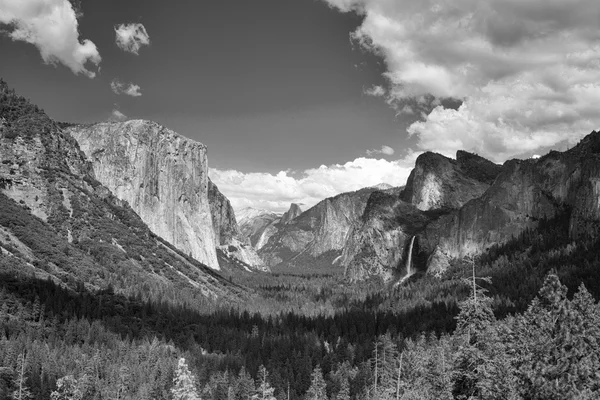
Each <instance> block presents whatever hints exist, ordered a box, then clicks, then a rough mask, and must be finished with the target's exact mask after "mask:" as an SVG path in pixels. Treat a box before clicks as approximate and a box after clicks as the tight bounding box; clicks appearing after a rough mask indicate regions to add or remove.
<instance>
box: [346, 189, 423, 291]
mask: <svg viewBox="0 0 600 400" xmlns="http://www.w3.org/2000/svg"><path fill="white" fill-rule="evenodd" d="M429 220H430V218H429V217H428V216H427V215H426V214H425V213H424V212H422V211H421V210H419V209H417V208H416V207H415V206H414V205H412V204H409V203H407V202H404V201H402V200H400V199H399V196H398V191H397V190H387V191H376V192H373V193H372V194H371V196H370V197H369V200H368V202H367V205H366V207H365V211H364V213H363V216H362V217H361V218H360V219H359V220H358V221H357V222H356V223H355V224H354V226H353V227H352V229H351V231H350V234H349V235H348V240H347V241H346V244H345V246H344V248H343V252H342V255H341V257H340V259H339V260H338V263H339V264H340V265H342V266H344V273H345V276H346V277H347V278H348V279H350V280H351V281H358V280H364V279H368V278H370V277H379V278H381V279H383V280H384V281H389V280H391V279H392V278H399V277H400V276H402V275H403V274H404V273H405V272H406V271H405V266H406V262H407V256H408V253H409V243H410V242H411V240H412V238H413V237H414V236H415V235H416V234H417V233H418V232H420V231H421V230H422V229H424V227H425V226H426V224H427V222H428V221H429ZM417 247H418V243H417ZM415 253H416V251H415Z"/></svg>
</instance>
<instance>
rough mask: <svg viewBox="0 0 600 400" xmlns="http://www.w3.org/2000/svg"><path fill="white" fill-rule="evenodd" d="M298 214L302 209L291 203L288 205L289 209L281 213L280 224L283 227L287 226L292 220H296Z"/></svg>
mask: <svg viewBox="0 0 600 400" xmlns="http://www.w3.org/2000/svg"><path fill="white" fill-rule="evenodd" d="M300 214H302V209H301V208H300V206H299V205H298V204H296V203H292V204H291V205H290V209H289V210H287V211H286V212H285V213H283V215H282V216H281V221H280V223H281V224H283V225H286V224H289V223H290V222H292V220H293V219H294V218H296V217H297V216H299V215H300Z"/></svg>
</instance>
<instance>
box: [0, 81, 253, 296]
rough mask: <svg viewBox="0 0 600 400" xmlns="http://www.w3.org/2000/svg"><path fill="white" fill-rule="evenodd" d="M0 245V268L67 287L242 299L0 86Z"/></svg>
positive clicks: (40, 115)
mask: <svg viewBox="0 0 600 400" xmlns="http://www.w3.org/2000/svg"><path fill="white" fill-rule="evenodd" d="M0 227H1V229H0V230H1V231H2V233H3V235H2V239H1V240H0V246H1V247H2V251H1V253H2V256H1V257H3V258H4V260H6V257H8V259H10V260H12V261H10V262H8V263H4V260H3V264H4V265H9V266H12V267H9V268H12V269H13V271H14V272H15V273H24V272H26V271H29V273H33V274H35V275H37V276H41V277H45V278H49V279H52V280H54V281H55V282H58V283H60V284H62V285H65V286H67V287H71V288H75V287H77V286H81V287H85V288H87V289H89V290H98V289H103V288H107V287H111V288H114V289H115V290H117V291H119V292H122V293H126V294H138V295H139V294H143V295H144V296H146V297H147V296H153V295H157V296H162V297H163V298H164V300H169V299H170V300H172V301H174V302H177V301H179V300H181V299H183V298H188V299H196V300H195V301H198V299H199V298H202V297H203V298H211V299H221V301H224V302H227V301H229V300H235V299H239V298H240V296H245V294H244V293H245V291H244V289H242V288H240V287H238V286H236V285H232V284H230V283H229V282H228V281H226V280H225V279H224V278H222V277H221V276H220V275H218V274H217V273H215V272H213V271H212V270H211V269H210V268H208V267H207V266H206V265H204V264H202V263H200V262H198V261H197V260H195V259H193V258H191V257H189V256H188V255H187V254H185V253H182V252H180V251H179V250H178V249H177V248H175V247H174V246H172V245H171V244H169V243H168V242H166V241H164V240H162V239H161V238H160V237H158V236H156V235H155V234H153V233H152V231H151V230H150V229H149V228H148V226H147V225H146V224H145V223H144V222H143V221H142V219H141V218H140V217H139V216H138V215H137V214H136V213H135V212H134V211H133V210H132V209H131V208H130V206H129V204H128V203H127V202H125V201H123V200H121V199H119V198H118V197H116V196H114V195H113V194H112V192H111V190H110V189H109V188H107V187H105V186H103V185H102V184H101V183H100V182H98V181H97V180H96V177H95V173H94V169H93V166H92V164H91V163H90V162H89V161H88V160H87V159H86V157H85V154H84V153H83V152H82V151H81V150H80V148H79V146H78V144H77V141H76V140H75V139H74V138H73V137H72V136H70V135H69V134H68V133H67V132H65V131H64V130H63V129H61V127H60V126H59V125H58V124H56V123H55V122H54V121H53V120H51V119H50V118H49V117H48V116H47V115H46V114H45V113H44V112H43V111H42V110H40V109H39V108H38V107H36V106H34V105H31V104H30V103H29V102H28V101H27V100H26V99H24V98H22V97H20V96H18V95H16V94H15V93H14V91H13V90H10V89H8V87H7V85H6V84H5V83H4V82H3V81H0Z"/></svg>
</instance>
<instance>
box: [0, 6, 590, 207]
mask: <svg viewBox="0 0 600 400" xmlns="http://www.w3.org/2000/svg"><path fill="white" fill-rule="evenodd" d="M174 4H176V6H174ZM598 21H600V3H597V0H490V1H486V2H481V1H480V0H456V1H452V2H448V1H441V0H252V1H247V0H219V1H196V2H177V3H173V2H165V1H159V0H128V1H122V0H72V1H68V0H0V77H2V78H4V79H5V80H6V81H7V82H8V83H9V85H11V86H12V87H14V88H15V89H16V90H17V91H18V92H19V93H20V94H22V95H24V96H26V97H28V98H30V99H31V100H32V101H33V102H34V103H35V104H37V105H39V106H40V107H42V108H43V109H44V110H45V111H46V112H47V113H48V114H49V115H50V116H51V117H52V118H54V119H56V120H58V121H72V122H86V123H87V122H97V121H105V120H109V119H110V120H125V119H138V118H143V119H150V120H154V121H157V122H159V123H162V124H164V125H166V126H167V127H169V128H171V129H173V130H175V131H176V132H178V133H180V134H182V135H184V136H186V137H189V138H191V139H193V140H197V141H200V142H202V143H204V144H206V145H207V146H208V162H209V166H210V177H211V179H212V180H213V181H214V182H215V183H216V184H217V185H218V187H219V189H220V190H221V191H222V192H223V193H224V194H225V195H226V196H227V197H228V198H229V199H230V200H231V202H232V204H233V206H234V208H236V209H240V208H243V207H249V206H250V207H255V208H263V209H268V210H271V211H278V212H281V211H285V210H286V209H287V208H288V207H289V204H290V203H291V202H296V203H302V204H304V208H306V207H309V206H312V205H313V204H315V203H316V202H318V201H320V200H322V199H323V198H325V197H328V196H332V195H335V194H338V193H341V192H345V191H351V190H356V189H359V188H361V187H366V186H372V185H376V184H379V183H388V184H391V185H394V186H399V185H403V184H404V183H405V181H406V178H407V177H408V174H409V173H410V170H411V169H412V167H413V165H414V161H415V159H416V157H417V156H418V155H419V154H421V153H422V152H424V151H435V152H439V153H441V154H444V155H446V156H449V157H453V156H454V155H455V153H456V151H457V150H459V149H464V150H468V151H472V152H476V153H478V154H480V155H483V156H485V157H487V158H489V159H491V160H493V161H495V162H498V163H502V162H504V161H505V160H507V159H510V158H515V157H517V158H524V157H531V156H533V155H537V154H544V153H545V152H547V151H548V150H550V149H558V150H564V149H566V148H568V147H569V146H572V145H573V144H574V143H576V142H577V141H578V140H579V139H581V137H583V136H584V135H585V134H587V133H589V132H590V131H592V130H594V129H598V128H599V125H600V112H598V108H597V104H599V103H600V102H599V100H600V29H599V27H598Z"/></svg>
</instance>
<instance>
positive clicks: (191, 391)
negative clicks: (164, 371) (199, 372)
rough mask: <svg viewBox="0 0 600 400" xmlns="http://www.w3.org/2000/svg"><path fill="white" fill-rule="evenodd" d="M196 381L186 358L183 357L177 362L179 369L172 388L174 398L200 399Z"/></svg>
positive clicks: (179, 399) (184, 399)
mask: <svg viewBox="0 0 600 400" xmlns="http://www.w3.org/2000/svg"><path fill="white" fill-rule="evenodd" d="M194 381H195V378H194V375H192V373H191V372H190V370H189V368H188V366H187V363H186V361H185V358H183V357H181V358H180V359H179V363H178V364H177V371H176V372H175V378H173V387H172V388H171V394H172V395H173V400H200V397H199V396H198V392H197V390H196V384H195V382H194Z"/></svg>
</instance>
